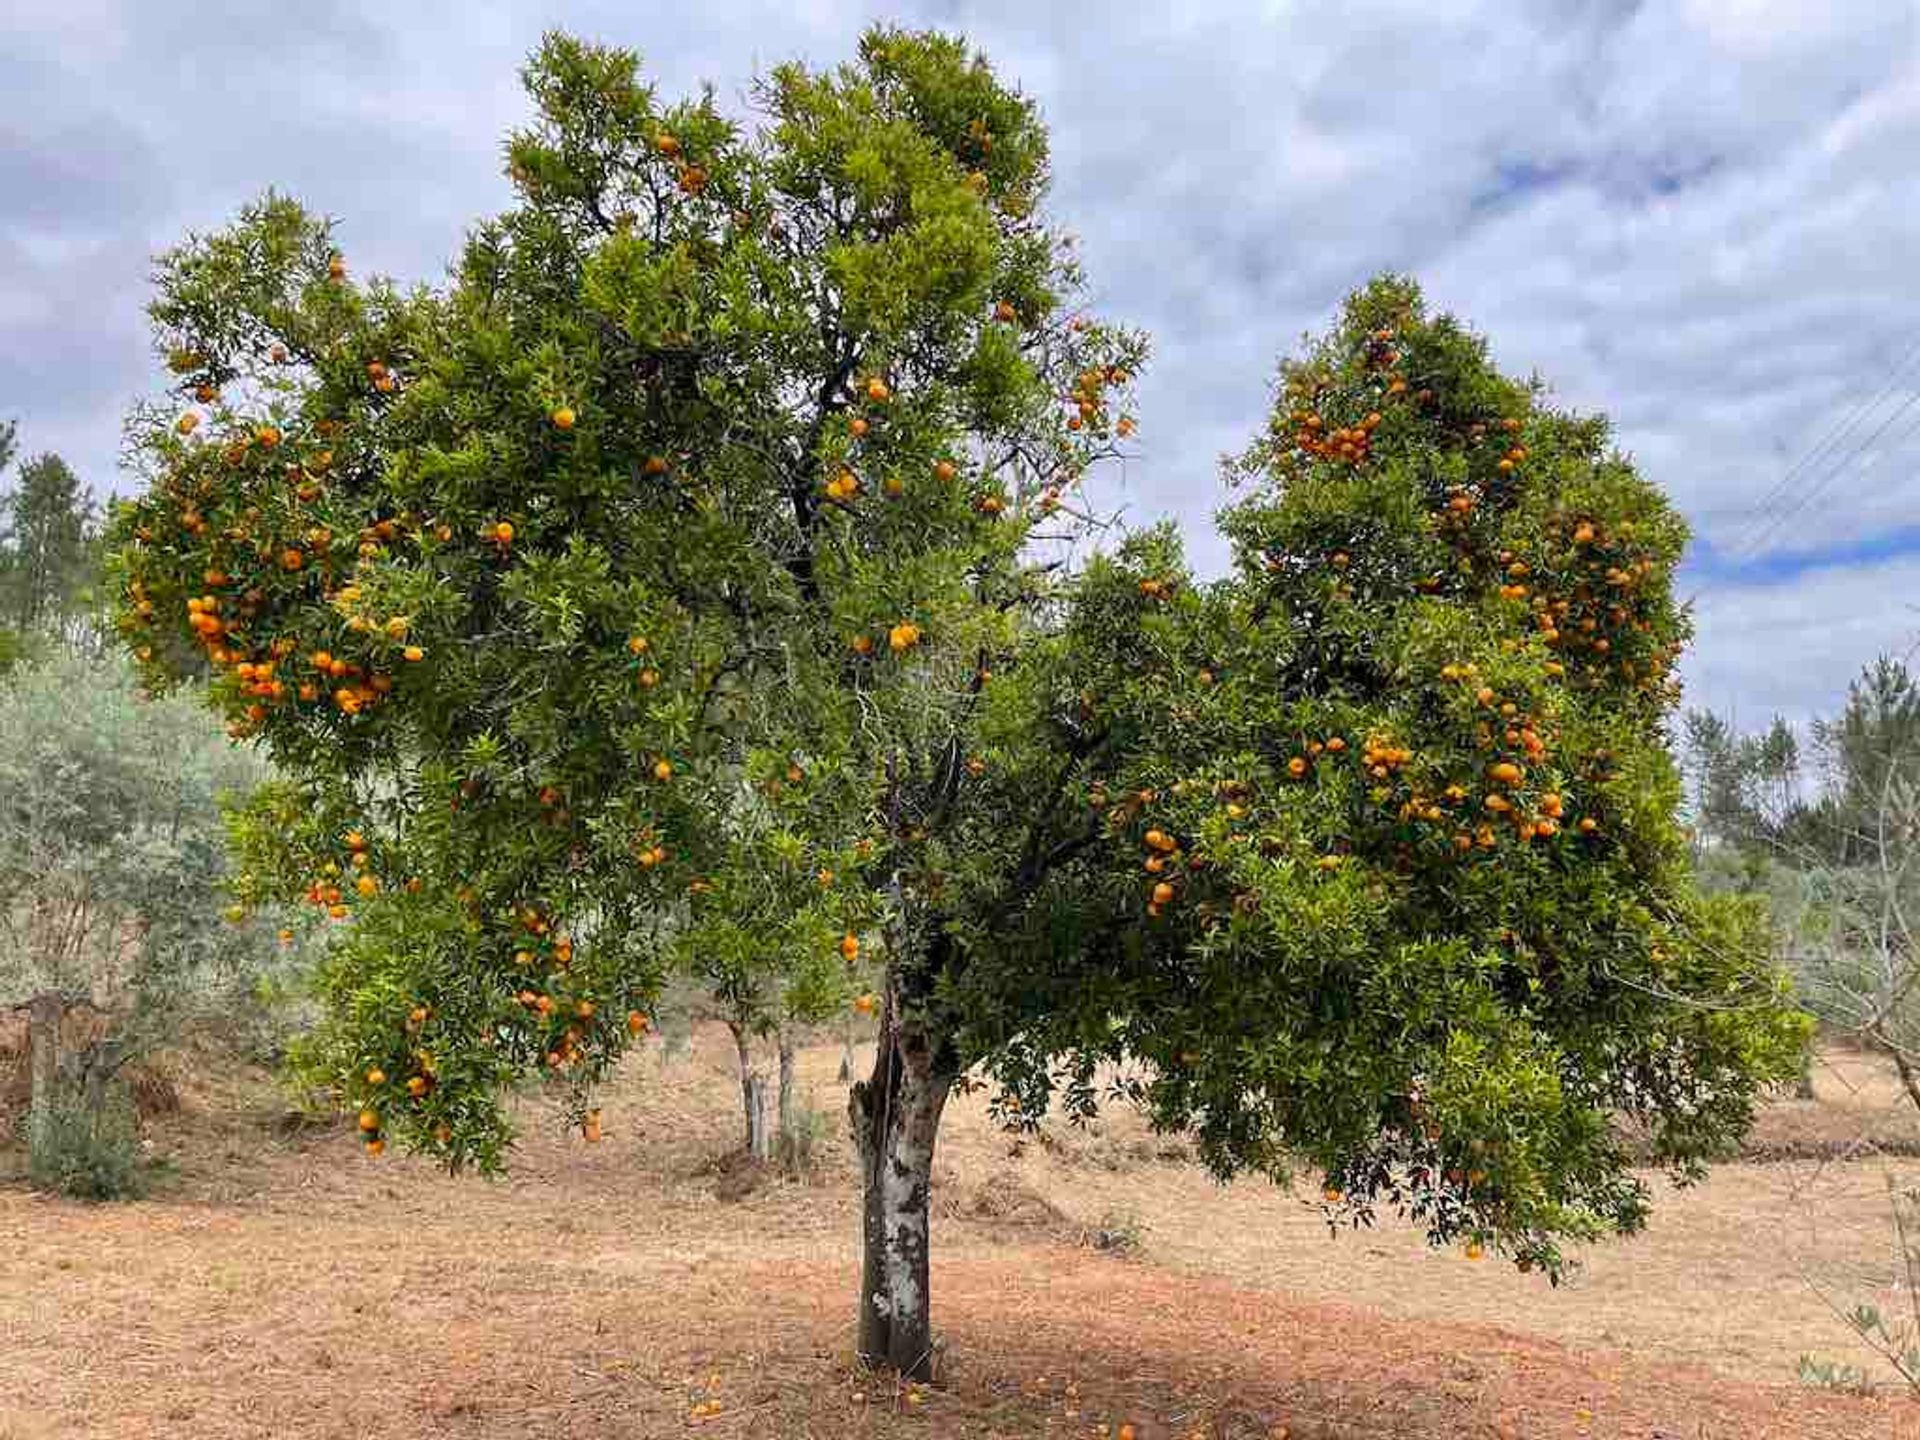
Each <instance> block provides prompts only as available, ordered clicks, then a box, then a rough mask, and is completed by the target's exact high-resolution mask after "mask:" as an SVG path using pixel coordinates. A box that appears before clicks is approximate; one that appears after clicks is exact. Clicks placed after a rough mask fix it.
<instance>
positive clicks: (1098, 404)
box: [1067, 365, 1133, 435]
mask: <svg viewBox="0 0 1920 1440" xmlns="http://www.w3.org/2000/svg"><path fill="white" fill-rule="evenodd" d="M1127 379H1128V376H1127V372H1126V371H1125V370H1123V369H1121V368H1120V367H1119V366H1118V365H1093V366H1089V367H1088V368H1087V369H1085V370H1082V371H1081V372H1080V373H1079V374H1078V375H1077V376H1075V377H1074V381H1073V389H1071V390H1070V391H1068V392H1067V403H1068V404H1070V405H1072V406H1073V414H1071V415H1069V416H1068V417H1067V429H1069V430H1081V429H1085V428H1087V427H1088V426H1092V425H1095V424H1097V423H1098V422H1100V421H1103V420H1104V419H1105V418H1106V408H1107V393H1106V392H1107V391H1108V389H1109V388H1113V389H1117V388H1118V387H1120V386H1122V385H1125V384H1126V383H1127ZM1117 428H1118V430H1119V433H1120V434H1122V435H1131V434H1132V433H1133V422H1132V420H1131V419H1129V418H1128V417H1126V416H1122V417H1121V419H1120V423H1119V426H1118V427H1117Z"/></svg>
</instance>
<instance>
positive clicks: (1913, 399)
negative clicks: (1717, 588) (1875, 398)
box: [1735, 390, 1920, 563]
mask: <svg viewBox="0 0 1920 1440" xmlns="http://www.w3.org/2000/svg"><path fill="white" fill-rule="evenodd" d="M1915 405H1920V390H1916V391H1914V392H1913V393H1912V394H1910V395H1908V396H1907V398H1906V399H1905V400H1903V401H1901V403H1900V404H1899V405H1897V406H1895V407H1894V409H1893V412H1892V413H1891V414H1889V415H1888V416H1887V418H1886V419H1885V420H1883V421H1881V422H1880V425H1879V427H1878V428H1876V429H1875V430H1874V432H1873V433H1872V434H1871V435H1869V436H1867V438H1866V439H1864V440H1862V441H1861V442H1860V443H1859V444H1857V445H1855V446H1854V447H1853V449H1852V450H1850V451H1849V452H1848V453H1847V457H1846V459H1845V460H1843V461H1842V462H1841V463H1840V464H1839V465H1838V466H1837V467H1836V468H1834V469H1832V470H1829V471H1828V472H1827V474H1826V476H1825V477H1824V478H1823V479H1821V480H1819V481H1816V482H1815V483H1814V484H1813V485H1810V486H1809V487H1807V489H1805V490H1804V491H1802V492H1801V494H1800V497H1799V499H1798V500H1797V501H1796V502H1795V503H1794V504H1792V505H1790V506H1788V507H1787V508H1786V509H1784V510H1782V511H1781V512H1780V513H1779V514H1777V515H1776V516H1775V517H1774V519H1773V521H1772V523H1770V524H1769V525H1768V526H1767V527H1766V528H1765V529H1763V530H1762V531H1761V532H1760V534H1759V535H1758V536H1756V537H1755V538H1754V539H1753V541H1752V542H1751V543H1750V546H1749V549H1753V548H1756V547H1758V546H1761V545H1763V544H1764V543H1765V542H1766V541H1767V540H1769V539H1771V538H1772V537H1773V535H1774V534H1776V533H1777V532H1778V531H1779V529H1780V527H1781V526H1783V525H1785V524H1787V523H1788V522H1789V521H1790V520H1792V519H1794V518H1795V517H1796V516H1798V515H1799V514H1801V513H1802V512H1803V511H1804V510H1805V509H1806V508H1807V507H1808V506H1809V505H1811V504H1812V503H1813V502H1814V501H1815V500H1817V499H1819V498H1820V496H1821V494H1822V493H1823V492H1824V491H1825V490H1826V489H1827V487H1828V486H1830V485H1832V484H1833V482H1834V481H1835V480H1838V479H1840V478H1841V477H1842V476H1844V475H1845V474H1846V473H1847V471H1848V470H1850V469H1852V468H1853V465H1854V462H1855V461H1856V460H1858V459H1859V458H1860V456H1862V455H1863V454H1865V453H1866V451H1867V448H1868V447H1869V446H1871V445H1872V444H1873V443H1874V442H1875V441H1876V440H1878V439H1879V438H1880V437H1881V436H1882V435H1884V434H1886V433H1887V430H1888V428H1889V427H1890V426H1892V424H1893V423H1894V421H1896V420H1898V419H1899V418H1900V417H1901V416H1902V415H1904V414H1906V413H1907V411H1909V410H1911V409H1913V407H1914V406H1915ZM1735 563H1738V561H1737V560H1736V561H1735Z"/></svg>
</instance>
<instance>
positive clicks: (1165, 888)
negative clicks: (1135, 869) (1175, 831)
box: [1141, 829, 1181, 916]
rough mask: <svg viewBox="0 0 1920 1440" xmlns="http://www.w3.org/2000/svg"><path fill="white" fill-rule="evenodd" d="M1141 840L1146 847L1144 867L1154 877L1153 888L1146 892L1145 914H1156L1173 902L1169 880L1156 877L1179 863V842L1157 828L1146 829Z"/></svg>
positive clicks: (1173, 894) (1174, 893)
mask: <svg viewBox="0 0 1920 1440" xmlns="http://www.w3.org/2000/svg"><path fill="white" fill-rule="evenodd" d="M1141 840H1142V842H1143V843H1144V844H1145V846H1146V849H1147V858H1146V860H1145V862H1144V868H1145V870H1146V872H1147V873H1148V874H1149V875H1152V876H1154V877H1156V878H1155V879H1154V881H1153V888H1152V889H1151V890H1150V891H1149V892H1148V899H1147V914H1149V915H1154V916H1158V915H1159V914H1160V913H1161V912H1162V911H1164V910H1165V909H1166V907H1167V906H1169V905H1171V904H1172V903H1173V902H1174V898H1175V895H1176V893H1177V892H1176V891H1175V889H1174V886H1173V882H1172V881H1171V880H1165V879H1160V878H1158V877H1160V876H1162V875H1165V874H1167V873H1169V871H1170V869H1171V868H1172V867H1173V866H1176V865H1178V864H1179V863H1180V855H1181V852H1180V842H1179V841H1178V840H1176V839H1174V838H1173V836H1171V835H1169V834H1167V833H1166V832H1165V831H1164V830H1159V829H1152V830H1149V831H1147V833H1146V834H1145V835H1143V836H1142V837H1141Z"/></svg>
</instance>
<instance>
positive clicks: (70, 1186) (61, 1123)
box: [28, 1085, 147, 1200]
mask: <svg viewBox="0 0 1920 1440" xmlns="http://www.w3.org/2000/svg"><path fill="white" fill-rule="evenodd" d="M28 1164H29V1168H28V1174H29V1176H30V1177H31V1179H32V1181H33V1183H34V1184H35V1185H36V1186H38V1187H39V1188H41V1189H42V1190H51V1191H55V1192H57V1193H59V1194H62V1195H70V1196H72V1197H73V1198H75V1199H77V1200H133V1199H138V1198H139V1196H140V1195H141V1194H142V1193H144V1191H145V1188H146V1180H147V1173H146V1166H145V1164H144V1163H143V1161H142V1157H141V1154H140V1130H139V1123H138V1120H137V1118H136V1116H135V1115H134V1110H133V1102H132V1100H130V1099H129V1098H128V1096H127V1094H126V1092H125V1091H124V1090H123V1089H121V1088H120V1087H119V1086H117V1085H116V1086H111V1087H109V1088H108V1089H107V1091H106V1093H105V1094H104V1095H103V1096H102V1098H101V1101H100V1104H99V1105H98V1106H97V1107H90V1106H89V1105H88V1104H87V1102H86V1097H85V1096H84V1094H83V1093H82V1092H81V1090H80V1088H79V1087H78V1086H75V1085H62V1086H60V1087H59V1088H58V1089H56V1090H55V1092H54V1095H53V1098H52V1100H51V1102H50V1103H49V1104H48V1106H47V1108H46V1111H45V1113H44V1114H43V1115H41V1116H40V1117H39V1119H38V1121H37V1123H36V1124H34V1126H33V1127H32V1134H31V1140H30V1148H29V1162H28Z"/></svg>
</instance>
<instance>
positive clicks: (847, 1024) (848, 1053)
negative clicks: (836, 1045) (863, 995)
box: [840, 1015, 853, 1085]
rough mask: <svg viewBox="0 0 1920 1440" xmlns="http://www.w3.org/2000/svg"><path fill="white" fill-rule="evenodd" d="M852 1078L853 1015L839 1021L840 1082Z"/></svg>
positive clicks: (842, 1082)
mask: <svg viewBox="0 0 1920 1440" xmlns="http://www.w3.org/2000/svg"><path fill="white" fill-rule="evenodd" d="M851 1079H853V1016H852V1015H847V1016H845V1017H844V1018H843V1019H842V1020H841V1023H840V1083H841V1084H842V1085H844V1084H846V1083H847V1082H848V1081H849V1080H851Z"/></svg>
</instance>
